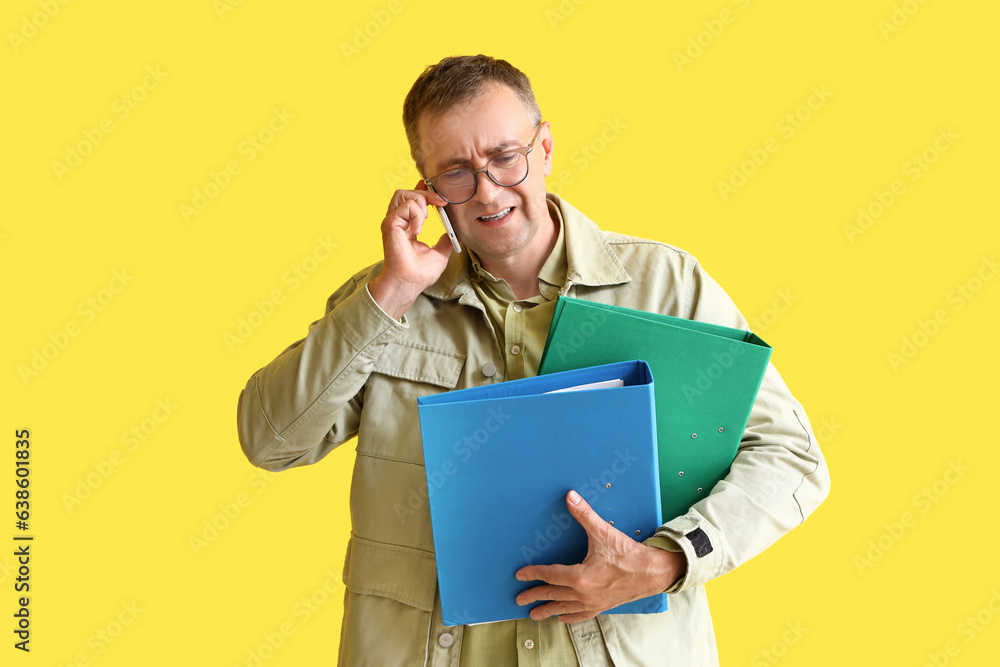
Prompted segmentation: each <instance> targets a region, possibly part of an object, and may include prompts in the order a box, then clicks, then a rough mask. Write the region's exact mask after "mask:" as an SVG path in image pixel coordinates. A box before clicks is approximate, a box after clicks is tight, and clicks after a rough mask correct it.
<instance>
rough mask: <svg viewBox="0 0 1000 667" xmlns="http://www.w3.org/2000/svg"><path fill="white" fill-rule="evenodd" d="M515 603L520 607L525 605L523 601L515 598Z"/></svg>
mask: <svg viewBox="0 0 1000 667" xmlns="http://www.w3.org/2000/svg"><path fill="white" fill-rule="evenodd" d="M515 602H517V603H518V604H519V605H521V606H524V605H525V604H526V603H525V601H524V600H522V599H521V598H517V600H515Z"/></svg>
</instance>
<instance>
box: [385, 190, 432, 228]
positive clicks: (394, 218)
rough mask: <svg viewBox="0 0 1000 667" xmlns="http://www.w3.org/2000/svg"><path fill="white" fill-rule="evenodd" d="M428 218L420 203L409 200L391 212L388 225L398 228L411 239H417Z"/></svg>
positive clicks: (387, 219)
mask: <svg viewBox="0 0 1000 667" xmlns="http://www.w3.org/2000/svg"><path fill="white" fill-rule="evenodd" d="M426 217H427V212H426V210H424V209H422V208H421V206H420V204H419V202H417V201H416V200H413V199H407V200H405V201H403V202H402V203H401V204H400V205H399V206H398V207H397V208H395V209H394V210H392V211H390V213H389V216H388V217H387V218H386V223H387V224H388V225H389V227H397V228H399V229H401V230H403V231H404V232H406V233H407V234H408V235H410V236H411V237H415V236H416V235H417V234H419V233H420V230H421V229H422V228H423V225H424V220H425V219H426Z"/></svg>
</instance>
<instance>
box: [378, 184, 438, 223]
mask: <svg viewBox="0 0 1000 667" xmlns="http://www.w3.org/2000/svg"><path fill="white" fill-rule="evenodd" d="M428 194H430V195H433V193H428V192H414V191H413V190H396V191H395V192H394V193H392V199H390V200H389V208H388V209H387V210H386V215H393V214H394V213H396V214H397V215H398V212H399V211H400V209H402V208H403V207H404V206H407V205H408V204H407V203H408V202H416V204H417V206H418V207H419V209H420V212H421V213H422V214H423V216H424V217H425V218H426V217H427V199H426V195H428Z"/></svg>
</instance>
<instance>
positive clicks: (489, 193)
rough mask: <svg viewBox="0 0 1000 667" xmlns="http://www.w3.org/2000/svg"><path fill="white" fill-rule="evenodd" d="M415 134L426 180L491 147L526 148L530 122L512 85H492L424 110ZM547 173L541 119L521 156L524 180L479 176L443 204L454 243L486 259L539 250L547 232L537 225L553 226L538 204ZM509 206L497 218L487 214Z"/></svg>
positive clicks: (548, 139)
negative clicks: (472, 187)
mask: <svg viewBox="0 0 1000 667" xmlns="http://www.w3.org/2000/svg"><path fill="white" fill-rule="evenodd" d="M417 133H418V136H419V137H420V147H421V153H422V155H423V158H424V171H425V174H426V175H427V176H428V177H429V178H433V177H435V176H437V175H438V174H441V173H443V172H445V171H448V170H449V169H455V168H457V167H469V168H470V169H473V170H476V169H482V168H483V167H484V166H486V163H487V162H488V161H489V160H490V158H492V157H493V156H494V155H496V154H497V153H500V152H502V151H505V150H510V149H512V148H521V147H524V146H527V145H528V143H529V142H530V141H531V137H532V135H534V133H535V128H534V127H532V125H531V123H530V122H529V121H528V119H527V117H525V114H524V106H523V105H522V104H521V101H520V100H519V99H518V97H517V95H516V94H515V93H514V91H512V90H511V89H510V88H508V87H507V86H504V85H493V86H490V87H488V88H487V89H486V90H485V91H483V93H482V95H480V96H479V97H477V98H475V99H473V100H472V101H471V102H469V103H468V104H460V105H458V106H457V107H455V108H453V109H449V110H448V111H446V112H444V113H442V114H440V115H438V116H436V117H434V118H431V117H430V116H429V114H426V113H425V114H423V115H422V116H421V117H420V120H419V121H418V123H417ZM551 171H552V135H551V134H550V133H549V129H548V123H543V127H542V129H541V132H539V134H538V138H537V139H536V140H535V144H534V149H533V150H532V151H531V153H529V154H528V176H527V178H525V179H524V180H523V181H522V182H521V183H520V184H518V185H515V186H513V187H501V186H499V185H497V184H495V183H494V182H493V181H491V180H490V179H489V177H488V176H487V175H486V174H485V173H482V174H479V175H478V176H476V178H477V179H478V181H479V187H478V189H477V190H476V194H475V195H473V197H472V199H470V200H469V201H467V202H465V203H464V204H451V205H449V206H448V217H449V218H450V219H451V222H452V225H453V226H454V227H455V233H456V234H457V235H458V238H459V241H461V242H462V243H463V244H464V245H466V246H468V247H469V248H471V249H472V250H473V251H475V253H476V254H477V255H478V256H479V258H480V259H481V260H482V261H483V262H484V263H485V264H491V263H493V262H496V261H499V260H504V259H507V258H514V259H516V258H518V257H521V256H524V257H529V256H531V255H532V253H533V251H539V250H540V249H539V248H537V247H536V246H537V245H538V244H546V243H547V242H548V240H547V239H548V235H547V234H545V233H542V234H539V233H538V232H539V230H543V229H545V227H543V226H546V225H547V226H549V228H551V226H552V224H553V223H552V220H551V219H550V217H549V212H548V208H547V206H546V203H545V177H546V176H548V175H549V173H550V172H551ZM508 208H509V209H510V211H509V212H507V213H506V214H505V215H503V216H502V217H500V218H499V219H493V218H491V216H494V215H496V214H497V213H501V212H503V211H506V210H507V209H508ZM484 218H489V219H484Z"/></svg>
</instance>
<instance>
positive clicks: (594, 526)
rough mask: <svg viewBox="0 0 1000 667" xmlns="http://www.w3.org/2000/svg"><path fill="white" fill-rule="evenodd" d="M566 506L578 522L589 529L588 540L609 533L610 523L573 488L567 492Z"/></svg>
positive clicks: (586, 529)
mask: <svg viewBox="0 0 1000 667" xmlns="http://www.w3.org/2000/svg"><path fill="white" fill-rule="evenodd" d="M566 508H567V509H568V510H569V513H570V514H571V515H572V516H573V518H574V519H576V521H577V523H579V524H580V525H581V526H583V529H584V530H585V531H587V539H588V542H589V541H591V540H592V539H593V538H594V537H601V536H603V535H606V534H607V530H608V528H609V527H610V526H609V525H608V523H607V522H606V521H604V519H602V518H601V517H600V516H599V515H598V514H597V512H595V511H594V508H592V507H591V506H590V503H588V502H587V501H586V500H584V499H583V496H581V495H580V494H579V493H577V492H576V491H575V490H571V491H570V492H569V493H567V494H566Z"/></svg>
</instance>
